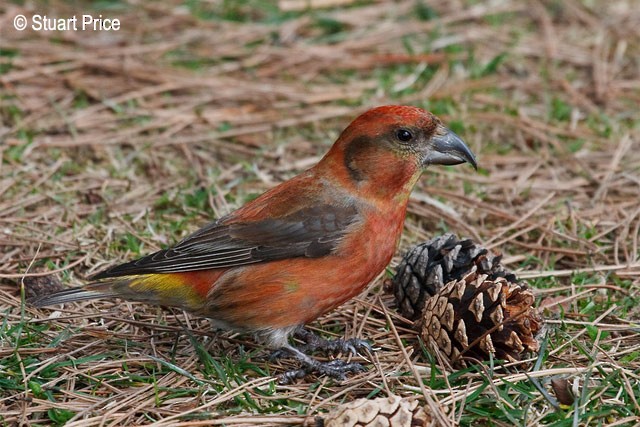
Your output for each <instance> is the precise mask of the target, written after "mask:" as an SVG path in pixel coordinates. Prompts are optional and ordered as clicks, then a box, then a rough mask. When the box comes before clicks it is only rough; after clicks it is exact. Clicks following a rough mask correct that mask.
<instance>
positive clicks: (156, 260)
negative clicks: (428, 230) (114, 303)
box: [93, 204, 358, 279]
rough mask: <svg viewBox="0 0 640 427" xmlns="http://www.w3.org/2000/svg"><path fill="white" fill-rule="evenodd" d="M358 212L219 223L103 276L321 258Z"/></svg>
mask: <svg viewBox="0 0 640 427" xmlns="http://www.w3.org/2000/svg"><path fill="white" fill-rule="evenodd" d="M357 218H358V212H357V209H356V208H355V207H353V206H349V207H336V206H333V205H328V204H327V205H315V206H312V207H307V208H304V209H300V210H297V211H294V212H292V213H290V214H288V215H286V216H284V217H281V218H268V219H263V220H258V221H251V222H235V221H229V218H223V219H221V220H219V221H215V222H213V223H211V224H209V225H207V226H205V227H204V228H202V229H200V230H198V231H196V232H195V233H194V234H192V235H190V236H189V237H187V238H185V239H184V240H182V241H181V242H180V243H178V244H177V245H175V246H173V247H172V248H169V249H164V250H161V251H158V252H155V253H153V254H151V255H148V256H145V257H143V258H140V259H137V260H134V261H131V262H128V263H125V264H121V265H118V266H115V267H112V268H110V269H108V270H105V271H103V272H101V273H98V274H97V275H96V276H94V277H93V279H104V278H109V277H118V276H126V275H135V274H147V273H179V272H187V271H197V270H209V269H214V268H229V267H236V266H241V265H247V264H254V263H259V262H268V261H275V260H279V259H284V258H294V257H308V258H317V257H321V256H324V255H328V254H329V253H331V251H333V250H334V249H335V248H336V246H337V245H338V243H339V241H340V239H341V237H342V236H343V235H344V234H345V233H346V231H347V228H348V227H349V225H351V224H353V223H354V222H356V221H357Z"/></svg>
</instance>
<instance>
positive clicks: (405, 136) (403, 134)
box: [396, 129, 413, 142]
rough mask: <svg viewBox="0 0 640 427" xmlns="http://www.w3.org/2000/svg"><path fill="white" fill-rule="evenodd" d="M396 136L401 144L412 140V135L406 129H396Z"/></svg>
mask: <svg viewBox="0 0 640 427" xmlns="http://www.w3.org/2000/svg"><path fill="white" fill-rule="evenodd" d="M396 136H397V137H398V139H399V140H400V141H402V142H409V141H411V140H412V139H413V134H412V133H411V132H409V131H408V130H406V129H398V131H397V132H396Z"/></svg>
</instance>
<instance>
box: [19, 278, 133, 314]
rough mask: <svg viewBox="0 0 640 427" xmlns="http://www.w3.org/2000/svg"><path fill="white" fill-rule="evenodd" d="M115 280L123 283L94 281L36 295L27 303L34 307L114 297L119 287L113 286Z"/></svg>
mask: <svg viewBox="0 0 640 427" xmlns="http://www.w3.org/2000/svg"><path fill="white" fill-rule="evenodd" d="M116 282H120V286H122V285H123V284H124V283H122V282H123V281H121V280H118V281H108V282H96V283H91V284H89V285H86V286H83V287H81V288H73V289H65V290H64V291H59V292H54V293H52V294H48V295H38V296H36V297H33V298H30V299H29V300H27V303H29V304H30V305H32V306H34V307H46V306H49V305H56V304H64V303H67V302H76V301H84V300H88V299H95V298H108V297H115V296H118V291H117V289H118V287H119V286H114V285H115V284H116Z"/></svg>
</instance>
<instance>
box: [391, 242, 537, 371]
mask: <svg viewBox="0 0 640 427" xmlns="http://www.w3.org/2000/svg"><path fill="white" fill-rule="evenodd" d="M500 260H501V255H496V254H494V253H492V252H489V251H488V250H487V249H485V248H483V247H482V246H479V245H476V244H475V243H474V242H473V241H471V240H469V239H467V240H459V239H458V238H457V237H456V236H455V235H453V234H445V235H443V236H441V237H438V238H435V239H433V240H430V241H428V242H425V243H423V244H421V245H418V246H416V247H414V248H413V249H411V250H410V251H409V252H407V254H405V256H404V258H403V259H402V262H401V263H400V265H399V266H398V269H397V273H396V275H395V277H394V278H393V290H394V294H395V297H396V302H397V303H398V308H399V310H400V312H401V313H402V314H403V315H404V316H405V317H407V318H409V319H412V320H416V319H417V321H416V322H415V325H414V326H415V329H416V330H417V331H418V332H419V334H420V336H421V337H422V339H423V341H424V342H425V343H426V344H427V346H428V349H429V350H431V351H433V350H436V349H437V350H439V352H440V354H441V355H443V356H445V358H446V359H448V361H449V362H450V363H452V364H454V365H464V358H466V357H470V358H475V359H479V360H486V359H488V358H489V355H490V354H493V355H494V356H495V357H497V358H500V359H506V360H509V361H517V360H520V359H521V357H522V355H523V354H524V353H525V352H535V351H537V350H538V342H537V341H536V339H535V335H536V334H537V333H538V331H539V330H540V327H541V323H542V319H541V318H540V316H539V315H538V313H537V311H536V309H535V308H534V307H533V304H534V301H535V298H534V296H533V293H532V292H531V290H529V289H528V288H527V285H526V284H524V283H518V281H517V279H516V277H515V275H514V274H512V273H510V272H509V271H507V270H506V269H505V268H504V267H503V266H502V265H501V264H500Z"/></svg>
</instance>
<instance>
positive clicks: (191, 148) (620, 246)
mask: <svg viewBox="0 0 640 427" xmlns="http://www.w3.org/2000/svg"><path fill="white" fill-rule="evenodd" d="M634 4H635V1H634V0H620V1H604V0H584V1H580V0H567V1H562V2H561V1H555V0H530V1H525V0H522V1H519V0H491V1H473V0H456V1H450V2H436V1H429V0H408V1H398V2H391V1H360V0H324V1H322V0H280V1H279V2H275V1H268V0H255V1H247V0H241V1H227V0H224V1H223V0H217V1H208V2H197V1H187V2H185V3H180V2H178V1H177V0H167V1H158V2H136V1H101V2H81V1H80V2H62V1H49V2H39V1H34V2H21V1H17V2H13V1H12V2H8V3H4V4H3V5H0V84H1V92H0V112H1V116H2V127H0V156H1V158H2V161H1V163H0V312H1V313H2V316H3V317H2V327H1V328H0V420H1V421H2V423H3V425H62V424H65V423H66V425H70V426H89V425H109V426H112V425H142V424H154V425H158V426H164V425H185V426H186V425H189V426H194V425H210V424H225V425H234V426H235V425H256V424H264V425H283V424H304V423H306V424H307V425H312V424H313V422H314V418H315V417H316V416H321V415H322V414H324V413H326V412H327V411H329V410H331V409H332V408H334V407H336V406H337V405H339V404H341V403H343V402H346V401H350V400H353V399H355V398H360V397H374V396H376V397H379V396H385V395H387V394H397V395H402V396H412V395H413V396H417V397H419V398H420V399H421V402H422V403H423V404H424V403H425V402H426V401H430V402H431V403H432V404H431V405H429V408H430V410H432V411H436V412H437V413H438V416H439V419H440V420H441V422H442V423H445V424H449V425H454V424H456V423H457V424H460V425H474V426H475V425H498V426H503V425H528V426H535V425H540V424H544V425H558V426H560V425H562V426H564V425H576V426H577V425H629V426H631V425H636V424H637V423H638V422H639V420H640V418H639V417H640V404H639V402H638V399H639V398H638V396H640V365H639V364H638V360H637V357H638V354H639V352H640V339H639V336H638V320H639V319H640V310H639V309H638V302H639V299H640V294H639V292H640V253H639V249H638V245H639V240H640V236H639V234H640V232H639V230H640V118H639V115H638V105H640V8H638V7H637V4H635V5H634ZM19 14H23V15H25V16H26V17H27V19H30V17H32V16H33V15H34V14H38V15H41V16H43V15H47V16H49V17H57V18H65V19H66V18H71V17H73V16H74V15H77V16H78V17H80V16H82V15H83V14H89V15H91V16H92V17H94V18H96V19H98V18H99V15H102V17H103V18H104V19H118V20H119V22H120V28H119V29H118V30H113V29H112V30H111V31H107V30H106V29H102V30H96V31H94V30H93V29H85V30H84V31H83V30H82V29H81V28H78V30H77V31H73V30H72V29H69V28H67V29H64V30H60V31H57V30H55V31H54V30H52V31H44V30H41V31H35V30H34V29H32V28H27V29H26V30H24V31H18V30H17V29H15V27H14V24H15V22H16V21H14V19H15V17H16V16H17V15H19ZM78 25H79V24H78ZM391 103H393V104H411V105H416V106H420V107H423V108H426V109H429V110H431V111H432V112H434V113H435V114H437V115H438V116H439V117H441V118H442V120H443V121H444V122H445V123H447V124H448V126H449V127H451V128H452V129H453V130H454V131H456V132H457V133H458V134H460V135H461V136H462V137H463V138H464V139H465V140H466V141H467V143H468V144H469V146H470V147H471V148H472V150H473V151H474V152H475V153H476V154H477V156H478V163H479V171H478V172H474V171H473V169H472V168H470V167H460V166H457V167H445V168H443V167H440V168H432V169H431V170H429V171H428V172H427V173H426V174H425V176H424V177H423V178H422V179H421V181H420V182H419V184H418V186H417V188H416V191H415V192H414V194H413V197H412V200H411V203H410V208H409V214H408V217H407V221H406V227H405V232H404V235H403V238H402V241H401V244H400V248H399V249H398V252H397V256H396V257H395V258H394V261H393V262H392V264H391V266H390V268H389V270H388V271H387V272H386V273H385V274H383V275H381V276H380V277H379V278H378V279H376V281H374V282H373V283H372V284H371V285H370V286H369V287H368V288H367V290H366V291H365V292H364V293H362V294H361V295H360V296H358V297H357V298H355V299H354V300H353V301H350V302H349V303H347V304H345V305H344V306H342V307H340V308H339V309H337V310H335V311H333V312H331V313H329V314H327V315H326V316H324V317H323V318H321V319H319V320H318V321H316V322H313V323H312V324H311V325H310V327H311V328H312V329H314V330H317V331H319V332H321V333H322V334H323V335H324V336H325V337H334V336H335V337H337V336H347V337H360V338H365V339H367V340H370V341H371V342H372V343H373V344H374V347H375V351H373V352H372V353H370V354H369V353H367V354H363V355H360V356H357V357H354V358H353V360H356V361H360V362H362V363H363V364H365V366H367V367H368V370H367V371H366V372H364V373H361V374H358V375H353V376H351V377H349V378H348V380H346V381H344V382H338V381H334V380H330V379H327V378H324V377H320V378H318V377H314V376H310V377H307V378H305V379H304V380H301V381H299V382H297V383H295V384H292V385H287V386H283V385H279V384H278V383H277V382H276V381H275V379H274V376H275V375H277V374H279V373H282V372H283V371H284V370H285V369H287V368H290V367H294V366H295V363H293V362H289V361H278V362H270V361H269V360H268V355H269V352H268V350H267V349H265V348H264V347H262V346H261V345H259V344H257V343H256V342H255V341H253V339H252V337H250V336H244V335H238V334H232V333H228V332H216V331H213V330H212V328H211V326H210V324H209V322H208V321H207V320H206V319H201V318H197V317H193V316H188V315H186V314H184V313H182V312H179V311H175V310H174V311H171V310H167V309H163V308H158V307H151V306H147V305H144V304H136V303H128V302H123V301H114V300H98V301H89V302H82V303H77V304H67V305H65V306H64V307H54V308H52V309H35V308H33V307H30V306H29V305H26V304H25V303H24V298H25V293H27V294H28V293H30V292H38V287H37V286H34V283H35V284H36V285H37V284H39V286H40V288H39V289H40V290H39V291H40V292H42V289H45V291H46V289H51V288H55V287H67V286H78V285H80V284H82V283H83V280H84V279H86V278H87V277H89V276H90V275H91V274H93V273H95V272H97V271H99V270H101V269H103V268H105V267H107V266H110V265H113V264H115V263H117V262H122V261H125V260H130V259H132V258H134V257H136V256H139V255H144V254H147V253H150V252H152V251H154V250H157V249H159V248H162V247H165V246H166V245H169V244H171V243H173V242H176V241H178V240H179V239H180V238H181V237H184V236H185V235H187V234H188V233H190V232H192V231H194V230H195V229H197V228H198V227H199V226H201V225H203V224H205V223H207V222H208V221H210V220H211V219H213V218H216V217H219V216H221V215H223V214H224V213H226V212H229V211H230V210H232V209H233V208H235V207H238V206H240V205H242V204H243V203H244V202H246V201H248V200H250V199H252V198H253V197H255V196H256V195H258V194H260V193H261V192H262V191H264V190H265V189H267V188H270V187H272V186H274V185H275V184H277V183H279V182H282V181H284V180H286V179H287V178H289V177H291V176H293V175H294V174H296V173H297V172H299V171H301V170H304V169H305V168H307V167H309V166H310V165H312V164H314V163H315V162H316V161H317V160H318V159H319V157H320V156H321V155H322V154H323V153H324V152H326V150H327V149H328V147H329V146H330V144H331V143H332V141H333V140H334V139H335V138H336V137H337V135H338V134H339V132H340V130H341V129H343V128H344V126H346V125H347V124H348V122H349V121H350V120H351V119H352V118H354V117H355V116H356V115H357V114H358V113H360V112H362V111H364V110H366V109H367V108H370V107H372V106H377V105H382V104H391ZM448 231H451V232H455V233H457V234H458V235H460V236H465V237H470V238H473V239H474V240H476V241H477V242H479V243H481V244H483V245H485V246H486V247H489V248H491V249H492V250H495V251H500V252H502V253H503V254H504V263H505V265H506V267H507V268H509V269H511V270H513V271H515V272H516V274H517V275H518V276H519V277H520V278H521V280H523V281H526V282H527V283H528V284H529V285H530V286H531V287H532V289H533V290H534V292H535V295H536V304H537V305H538V306H539V307H540V310H541V312H542V313H543V315H544V317H545V319H546V323H545V329H544V331H543V333H542V334H541V335H540V337H539V339H540V342H541V345H542V348H541V353H540V355H539V356H535V355H533V356H532V358H531V360H529V362H528V363H522V364H517V365H516V366H513V367H511V368H509V369H506V368H504V367H503V366H501V365H500V363H494V364H491V363H489V364H487V365H483V366H472V367H469V368H467V369H465V370H462V371H452V370H448V369H446V368H444V367H443V366H441V364H440V363H439V362H438V361H437V360H435V359H434V358H433V357H431V356H429V355H428V354H427V353H425V352H424V351H423V350H421V349H420V347H419V346H418V347H416V344H418V339H417V337H416V336H415V333H413V332H412V330H411V324H410V323H409V322H407V321H405V320H403V319H402V318H401V317H400V316H399V315H397V314H396V312H395V305H394V302H393V297H392V296H391V295H389V294H387V293H385V292H384V287H383V285H382V284H383V281H384V279H385V278H388V277H390V276H391V275H392V273H393V267H394V266H395V265H396V264H397V263H398V261H399V259H400V256H401V255H402V253H403V252H404V251H405V250H406V249H408V248H409V247H411V246H412V245H414V244H416V243H418V242H421V241H424V240H427V239H429V238H431V237H434V236H437V235H440V234H442V233H444V232H448ZM558 379H567V380H568V381H569V385H570V388H571V389H572V390H573V392H574V399H569V403H568V404H562V403H559V402H558V396H557V391H554V389H553V387H552V386H551V381H552V380H558ZM560 400H561V401H562V400H563V399H560Z"/></svg>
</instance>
